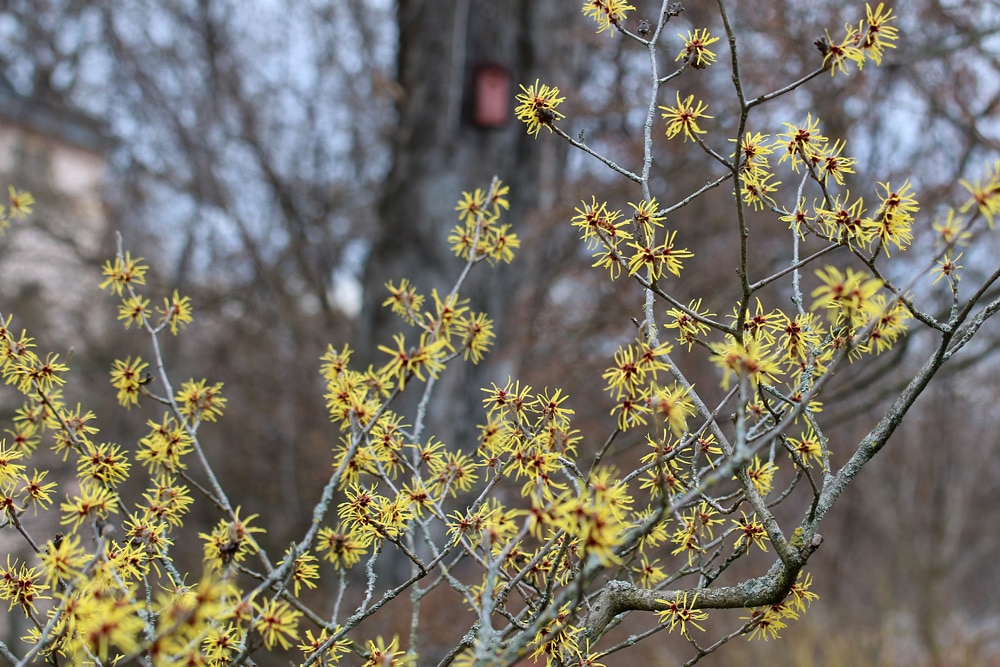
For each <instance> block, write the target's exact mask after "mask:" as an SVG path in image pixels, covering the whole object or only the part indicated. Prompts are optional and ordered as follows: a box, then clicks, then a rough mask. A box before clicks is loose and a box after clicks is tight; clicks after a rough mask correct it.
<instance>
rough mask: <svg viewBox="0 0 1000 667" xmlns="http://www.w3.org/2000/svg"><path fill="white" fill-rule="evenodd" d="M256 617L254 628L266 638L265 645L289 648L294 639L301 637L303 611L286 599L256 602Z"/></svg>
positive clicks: (269, 647) (268, 647) (267, 646)
mask: <svg viewBox="0 0 1000 667" xmlns="http://www.w3.org/2000/svg"><path fill="white" fill-rule="evenodd" d="M254 611H255V612H256V618H255V619H254V624H253V626H254V629H256V630H257V632H259V633H260V634H261V637H263V639H264V646H265V647H266V648H267V649H272V648H274V647H275V646H276V645H280V646H281V648H283V649H287V648H289V647H290V646H291V645H292V641H296V640H298V638H299V630H298V628H299V619H300V618H301V617H302V612H300V611H298V610H297V609H293V608H292V607H291V605H289V604H288V603H287V602H285V601H284V600H278V599H275V598H272V599H271V600H268V601H267V602H266V603H264V604H263V605H257V604H254Z"/></svg>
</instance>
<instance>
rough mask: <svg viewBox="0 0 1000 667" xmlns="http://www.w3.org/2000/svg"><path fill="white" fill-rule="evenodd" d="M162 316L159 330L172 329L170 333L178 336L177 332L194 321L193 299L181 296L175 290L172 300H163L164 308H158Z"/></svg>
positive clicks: (157, 310)
mask: <svg viewBox="0 0 1000 667" xmlns="http://www.w3.org/2000/svg"><path fill="white" fill-rule="evenodd" d="M156 312H157V313H159V314H160V322H159V324H158V325H157V328H159V327H163V326H169V327H170V333H172V334H173V335H175V336H176V335H177V330H178V329H179V328H183V327H184V326H186V325H187V324H189V323H191V322H193V321H194V318H192V317H191V297H189V296H181V295H180V294H178V293H177V290H174V294H173V296H172V297H171V298H169V299H166V298H164V299H163V308H157V309H156Z"/></svg>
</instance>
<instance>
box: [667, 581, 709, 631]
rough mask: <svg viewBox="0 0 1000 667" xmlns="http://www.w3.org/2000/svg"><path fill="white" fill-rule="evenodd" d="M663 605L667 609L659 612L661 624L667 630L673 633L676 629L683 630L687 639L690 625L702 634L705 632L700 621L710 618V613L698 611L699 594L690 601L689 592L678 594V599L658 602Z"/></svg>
mask: <svg viewBox="0 0 1000 667" xmlns="http://www.w3.org/2000/svg"><path fill="white" fill-rule="evenodd" d="M657 602H659V603H660V604H662V605H665V609H663V610H662V611H659V612H657V614H658V615H659V617H660V623H663V624H665V625H666V626H667V629H668V630H670V631H671V632H673V631H674V629H675V628H678V627H679V628H680V629H681V634H682V635H684V636H685V637H686V636H687V634H688V624H690V625H691V626H692V627H695V628H698V629H699V630H701V631H702V632H704V631H705V628H703V627H702V626H701V625H699V624H698V623H699V621H704V620H705V619H707V618H708V613H707V612H704V611H702V610H700V609H698V608H697V607H696V606H695V605H696V604H697V603H698V595H697V593H696V594H695V595H694V596H692V597H691V600H690V601H689V600H688V594H687V592H683V593H678V594H677V597H675V598H674V599H673V600H657Z"/></svg>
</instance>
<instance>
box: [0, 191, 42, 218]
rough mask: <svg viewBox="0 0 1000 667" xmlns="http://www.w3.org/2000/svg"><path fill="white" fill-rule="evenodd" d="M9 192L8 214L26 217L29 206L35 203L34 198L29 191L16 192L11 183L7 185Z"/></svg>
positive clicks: (29, 210)
mask: <svg viewBox="0 0 1000 667" xmlns="http://www.w3.org/2000/svg"><path fill="white" fill-rule="evenodd" d="M7 192H8V193H9V194H10V216H11V217H12V218H26V217H28V215H29V214H30V213H31V207H32V206H33V205H34V203H35V198H34V197H32V196H31V193H30V192H24V191H23V190H22V191H21V192H18V191H17V190H16V189H14V186H13V185H8V186H7Z"/></svg>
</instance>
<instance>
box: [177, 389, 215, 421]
mask: <svg viewBox="0 0 1000 667" xmlns="http://www.w3.org/2000/svg"><path fill="white" fill-rule="evenodd" d="M174 400H175V401H176V402H177V407H178V408H179V409H180V411H181V414H182V415H184V416H185V417H186V418H187V420H188V422H190V423H193V422H196V421H208V422H214V421H215V420H217V419H218V418H219V417H221V416H222V410H223V409H224V408H225V407H226V400H227V399H226V398H224V397H223V396H222V383H221V382H216V383H215V384H213V385H212V386H208V381H207V380H197V381H195V380H188V381H186V382H185V383H184V384H183V385H181V390H180V391H179V392H177V395H176V396H175V397H174Z"/></svg>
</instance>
